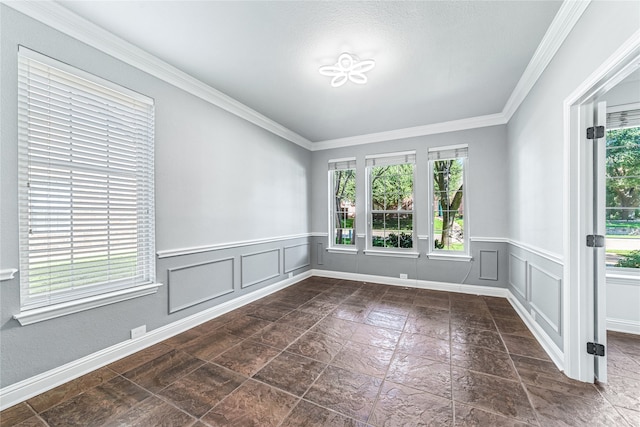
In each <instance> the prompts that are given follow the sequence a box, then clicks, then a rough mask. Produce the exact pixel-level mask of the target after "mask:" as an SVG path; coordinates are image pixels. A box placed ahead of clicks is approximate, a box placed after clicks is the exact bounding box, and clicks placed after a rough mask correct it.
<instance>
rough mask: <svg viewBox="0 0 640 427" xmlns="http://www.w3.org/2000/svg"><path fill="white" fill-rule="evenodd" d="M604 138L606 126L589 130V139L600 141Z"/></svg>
mask: <svg viewBox="0 0 640 427" xmlns="http://www.w3.org/2000/svg"><path fill="white" fill-rule="evenodd" d="M602 137H604V126H595V127H593V126H592V127H590V128H587V139H598V138H602Z"/></svg>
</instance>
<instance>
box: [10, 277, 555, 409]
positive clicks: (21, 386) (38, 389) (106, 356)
mask: <svg viewBox="0 0 640 427" xmlns="http://www.w3.org/2000/svg"><path fill="white" fill-rule="evenodd" d="M311 276H320V277H330V278H336V279H343V280H355V281H360V282H370V283H380V284H384V285H393V286H406V287H414V288H420V289H431V290H440V291H447V292H458V293H465V294H473V295H483V296H494V297H503V298H507V299H508V300H509V301H510V302H511V304H512V305H513V307H514V308H515V310H516V311H517V313H518V314H519V315H520V317H521V318H522V319H523V321H524V322H525V324H526V325H527V327H528V328H529V329H530V330H531V332H532V333H533V335H534V336H535V337H536V339H537V340H538V342H540V344H541V345H542V347H543V348H544V349H545V351H546V352H547V354H549V357H551V359H552V360H553V362H554V363H555V364H556V365H557V366H558V368H559V369H560V370H563V360H564V359H563V354H562V351H561V350H560V349H559V348H558V347H557V346H556V345H555V343H553V342H552V341H551V339H550V338H548V336H547V335H546V334H545V333H544V331H543V330H542V329H541V328H540V327H539V326H538V325H537V323H536V322H535V321H534V320H533V319H532V318H531V316H530V315H529V313H528V312H527V311H526V310H525V309H524V307H523V306H522V305H521V304H520V302H519V301H518V300H517V299H516V298H515V297H514V296H513V295H512V294H511V292H510V291H509V290H508V289H505V288H498V287H489V286H476V285H465V284H455V283H446V282H433V281H427V280H412V279H399V278H394V277H385V276H374V275H368V274H357V273H343V272H338V271H327V270H309V271H306V272H304V273H302V274H299V275H297V276H294V277H292V278H288V279H285V280H282V281H280V282H278V283H275V284H273V285H270V286H267V287H265V288H262V289H258V290H257V291H255V292H252V293H250V294H246V295H243V296H241V297H238V298H236V299H233V300H231V301H227V302H225V303H222V304H220V305H217V306H215V307H212V308H210V309H208V310H204V311H202V312H200V313H196V314H194V315H192V316H189V317H185V318H184V319H180V320H178V321H175V322H173V323H170V324H168V325H165V326H162V327H160V328H157V329H154V330H152V331H149V332H148V333H146V334H145V335H143V336H142V337H140V338H137V339H135V340H127V341H124V342H121V343H118V344H116V345H113V346H111V347H108V348H105V349H104V350H101V351H98V352H96V353H93V354H90V355H88V356H85V357H83V358H80V359H78V360H75V361H73V362H69V363H67V364H65V365H62V366H59V367H57V368H54V369H51V370H49V371H47V372H43V373H42V374H38V375H36V376H34V377H31V378H28V379H26V380H23V381H20V382H18V383H15V384H12V385H10V386H7V387H5V388H3V389H0V410H4V409H6V408H9V407H11V406H13V405H16V404H18V403H20V402H23V401H25V400H27V399H29V398H31V397H33V396H37V395H38V394H41V393H44V392H46V391H48V390H51V389H53V388H55V387H57V386H59V385H61V384H64V383H66V382H68V381H71V380H74V379H76V378H78V377H80V376H82V375H85V374H87V373H89V372H92V371H94V370H96V369H98V368H101V367H103V366H105V365H108V364H110V363H113V362H115V361H117V360H119V359H122V358H123V357H126V356H129V355H130V354H133V353H135V352H137V351H140V350H144V349H145V348H147V347H150V346H152V345H154V344H157V343H159V342H161V341H164V340H166V339H168V338H171V337H172V336H174V335H177V334H179V333H181V332H184V331H186V330H188V329H191V328H193V327H195V326H198V325H200V324H202V323H204V322H207V321H209V320H211V319H214V318H216V317H218V316H221V315H223V314H225V313H227V312H229V311H232V310H235V309H236V308H239V307H242V306H244V305H246V304H249V303H251V302H253V301H255V300H258V299H260V298H263V297H265V296H267V295H269V294H272V293H274V292H277V291H279V290H281V289H284V288H286V287H288V286H291V285H293V284H295V283H297V282H299V281H301V280H304V279H306V278H308V277H311Z"/></svg>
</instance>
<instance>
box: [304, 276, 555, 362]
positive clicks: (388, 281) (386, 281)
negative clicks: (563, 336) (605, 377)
mask: <svg viewBox="0 0 640 427" xmlns="http://www.w3.org/2000/svg"><path fill="white" fill-rule="evenodd" d="M311 273H312V275H314V276H321V277H331V278H335V279H344V280H356V281H360V282H371V283H380V284H383V285H395V286H407V287H412V288H420V289H432V290H437V291H447V292H458V293H464V294H473V295H483V296H490V297H503V298H507V300H508V301H509V302H510V303H511V305H512V306H513V308H514V309H515V310H516V312H517V313H518V315H519V316H520V317H521V318H522V320H523V322H524V323H525V325H527V328H529V330H530V331H531V333H532V334H533V336H534V337H535V338H536V340H538V342H539V343H540V345H541V346H542V348H543V349H544V351H545V352H546V353H547V354H548V355H549V357H550V358H551V360H552V361H553V363H555V365H556V366H557V367H558V369H559V370H561V371H564V353H563V352H562V350H560V348H559V347H558V346H557V345H556V344H555V343H554V342H553V341H552V340H551V338H549V336H548V335H547V334H546V333H545V332H544V330H543V329H542V328H541V327H540V326H539V325H538V323H536V322H535V320H533V318H532V317H531V315H530V314H529V312H527V310H525V308H524V307H523V306H522V304H520V301H518V299H517V298H516V297H515V296H514V295H513V294H512V293H511V291H510V290H509V289H505V288H497V287H490V286H475V285H463V284H457V283H446V282H432V281H427V280H412V279H396V278H395V277H385V276H372V275H368V274H357V273H343V272H339V271H327V270H311Z"/></svg>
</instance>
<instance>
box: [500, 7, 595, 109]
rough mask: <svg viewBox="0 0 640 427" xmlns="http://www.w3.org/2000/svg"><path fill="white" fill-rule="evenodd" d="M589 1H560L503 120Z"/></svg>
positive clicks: (543, 68)
mask: <svg viewBox="0 0 640 427" xmlns="http://www.w3.org/2000/svg"><path fill="white" fill-rule="evenodd" d="M590 3H591V0H581V1H563V2H562V5H560V9H559V10H558V13H556V16H555V17H554V18H553V21H552V22H551V25H549V28H548V29H547V32H546V33H545V35H544V37H543V38H542V41H541V42H540V44H539V45H538V48H537V49H536V51H535V53H534V54H533V56H532V57H531V61H529V64H528V65H527V68H526V69H525V70H524V73H522V77H520V80H519V81H518V83H517V84H516V87H515V88H514V89H513V92H511V96H510V97H509V99H508V100H507V103H506V104H505V106H504V108H503V109H502V114H503V115H504V118H505V121H507V122H508V121H509V120H511V117H512V116H513V114H514V113H515V112H516V111H517V110H518V107H520V104H522V102H523V101H524V100H525V98H526V97H527V95H528V94H529V92H530V91H531V89H532V88H533V86H534V85H535V84H536V82H537V81H538V79H539V78H540V76H541V75H542V73H543V72H544V70H545V69H546V68H547V65H549V63H550V62H551V60H552V59H553V57H554V56H555V54H556V52H558V49H560V46H562V43H564V40H565V39H566V38H567V36H568V35H569V33H570V32H571V30H572V29H573V27H574V26H575V25H576V23H577V22H578V20H579V19H580V17H581V16H582V14H583V13H584V11H585V10H586V9H587V7H588V6H589V4H590Z"/></svg>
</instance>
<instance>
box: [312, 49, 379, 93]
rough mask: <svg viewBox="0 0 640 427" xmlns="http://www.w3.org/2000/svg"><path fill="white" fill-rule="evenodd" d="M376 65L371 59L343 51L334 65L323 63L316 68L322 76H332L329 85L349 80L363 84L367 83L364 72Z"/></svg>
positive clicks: (339, 84)
mask: <svg viewBox="0 0 640 427" xmlns="http://www.w3.org/2000/svg"><path fill="white" fill-rule="evenodd" d="M375 66H376V61H374V60H373V59H363V60H360V59H358V57H357V56H355V55H351V54H350V53H347V52H345V53H343V54H341V55H340V56H339V57H338V62H336V64H335V65H323V66H322V67H320V69H319V70H318V71H319V72H320V74H322V75H323V76H329V77H333V79H331V86H333V87H340V86H342V85H343V84H345V83H346V82H347V80H350V81H351V82H353V83H356V84H359V85H363V84H365V83H367V76H366V75H365V74H364V73H366V72H367V71H369V70H371V69H372V68H373V67H375Z"/></svg>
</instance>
